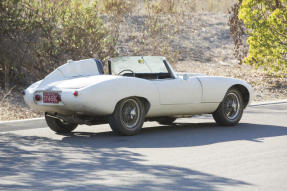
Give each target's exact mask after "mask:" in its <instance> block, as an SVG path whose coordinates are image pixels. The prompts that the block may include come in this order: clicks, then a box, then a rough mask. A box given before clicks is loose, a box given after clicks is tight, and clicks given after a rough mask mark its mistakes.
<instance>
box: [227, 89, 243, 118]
mask: <svg viewBox="0 0 287 191" xmlns="http://www.w3.org/2000/svg"><path fill="white" fill-rule="evenodd" d="M225 99H226V100H225V102H224V106H223V107H224V114H225V116H226V117H227V118H228V119H230V120H234V119H235V118H236V117H237V116H238V115H239V112H240V102H239V98H238V96H237V95H236V94H235V93H229V94H228V95H227V96H226V98H225Z"/></svg>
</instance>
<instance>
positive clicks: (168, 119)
mask: <svg viewBox="0 0 287 191" xmlns="http://www.w3.org/2000/svg"><path fill="white" fill-rule="evenodd" d="M175 120H176V118H175V117H161V118H159V119H157V120H156V121H157V122H158V123H159V124H161V125H171V124H173V122H174V121H175Z"/></svg>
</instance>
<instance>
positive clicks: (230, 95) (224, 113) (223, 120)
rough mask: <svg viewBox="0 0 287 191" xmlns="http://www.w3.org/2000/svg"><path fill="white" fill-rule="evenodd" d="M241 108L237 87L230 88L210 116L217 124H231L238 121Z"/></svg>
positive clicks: (241, 111)
mask: <svg viewBox="0 0 287 191" xmlns="http://www.w3.org/2000/svg"><path fill="white" fill-rule="evenodd" d="M243 108H244V106H243V98H242V94H241V93H240V92H239V91H238V90H237V89H230V90H228V91H227V93H226V95H225V97H224V99H223V101H222V102H221V103H220V105H219V106H218V108H217V110H216V111H215V112H214V113H213V114H212V116H213V118H214V120H215V121H216V123H217V124H219V125H224V126H233V125H236V124H237V123H238V122H239V121H240V119H241V117H242V113H243Z"/></svg>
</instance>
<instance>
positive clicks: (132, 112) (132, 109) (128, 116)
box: [120, 99, 141, 129]
mask: <svg viewBox="0 0 287 191" xmlns="http://www.w3.org/2000/svg"><path fill="white" fill-rule="evenodd" d="M140 112H141V111H140V108H139V104H138V103H137V102H136V101H135V100H134V99H127V100H126V101H125V102H123V104H122V108H121V115H120V120H121V123H122V124H123V125H124V126H126V127H127V128H128V129H133V128H135V127H136V125H137V123H138V122H139V120H140Z"/></svg>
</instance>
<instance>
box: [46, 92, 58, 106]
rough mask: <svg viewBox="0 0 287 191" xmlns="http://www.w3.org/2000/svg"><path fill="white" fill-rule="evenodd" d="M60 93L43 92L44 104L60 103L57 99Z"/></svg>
mask: <svg viewBox="0 0 287 191" xmlns="http://www.w3.org/2000/svg"><path fill="white" fill-rule="evenodd" d="M58 96H59V93H58V92H43V102H44V103H59V101H58V99H57V97H58Z"/></svg>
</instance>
